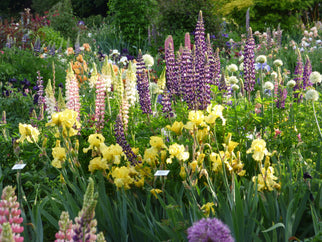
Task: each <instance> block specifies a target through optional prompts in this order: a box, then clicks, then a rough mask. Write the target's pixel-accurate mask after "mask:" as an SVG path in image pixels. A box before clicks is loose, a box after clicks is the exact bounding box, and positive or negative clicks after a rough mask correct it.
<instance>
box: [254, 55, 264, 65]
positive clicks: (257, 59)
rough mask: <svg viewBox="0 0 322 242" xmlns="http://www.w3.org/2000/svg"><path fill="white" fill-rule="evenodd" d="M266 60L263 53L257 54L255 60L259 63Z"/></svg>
mask: <svg viewBox="0 0 322 242" xmlns="http://www.w3.org/2000/svg"><path fill="white" fill-rule="evenodd" d="M266 61H267V58H266V56H265V55H259V56H257V58H256V62H259V63H266Z"/></svg>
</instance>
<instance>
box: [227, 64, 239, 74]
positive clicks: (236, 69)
mask: <svg viewBox="0 0 322 242" xmlns="http://www.w3.org/2000/svg"><path fill="white" fill-rule="evenodd" d="M227 70H228V71H230V72H236V71H238V66H237V65H235V64H230V65H229V66H227Z"/></svg>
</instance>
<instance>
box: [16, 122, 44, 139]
mask: <svg viewBox="0 0 322 242" xmlns="http://www.w3.org/2000/svg"><path fill="white" fill-rule="evenodd" d="M19 133H20V135H21V136H20V138H19V139H18V140H17V142H21V143H23V142H24V140H25V139H27V141H28V142H29V143H34V142H37V141H38V136H39V134H40V133H39V130H38V129H37V128H34V127H32V126H31V125H30V124H21V123H19Z"/></svg>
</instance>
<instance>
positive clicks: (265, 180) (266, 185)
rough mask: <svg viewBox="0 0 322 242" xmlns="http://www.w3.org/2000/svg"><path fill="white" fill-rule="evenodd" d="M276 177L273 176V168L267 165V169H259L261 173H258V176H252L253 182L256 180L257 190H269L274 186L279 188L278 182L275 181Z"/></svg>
mask: <svg viewBox="0 0 322 242" xmlns="http://www.w3.org/2000/svg"><path fill="white" fill-rule="evenodd" d="M276 180H277V177H276V176H274V168H273V167H271V166H269V167H268V168H267V169H266V168H265V167H263V168H262V169H261V174H258V176H254V177H253V178H252V181H253V182H256V181H257V190H258V191H263V190H266V189H267V190H269V191H273V189H274V188H276V189H280V184H279V183H276V182H275V181H276Z"/></svg>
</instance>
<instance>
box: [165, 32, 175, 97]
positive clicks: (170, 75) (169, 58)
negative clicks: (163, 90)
mask: <svg viewBox="0 0 322 242" xmlns="http://www.w3.org/2000/svg"><path fill="white" fill-rule="evenodd" d="M165 65H166V68H167V69H166V78H167V89H168V90H169V92H170V95H171V96H172V95H175V94H176V83H175V80H174V78H175V65H176V62H175V55H174V45H173V39H172V36H171V35H169V36H168V38H167V39H166V41H165Z"/></svg>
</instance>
